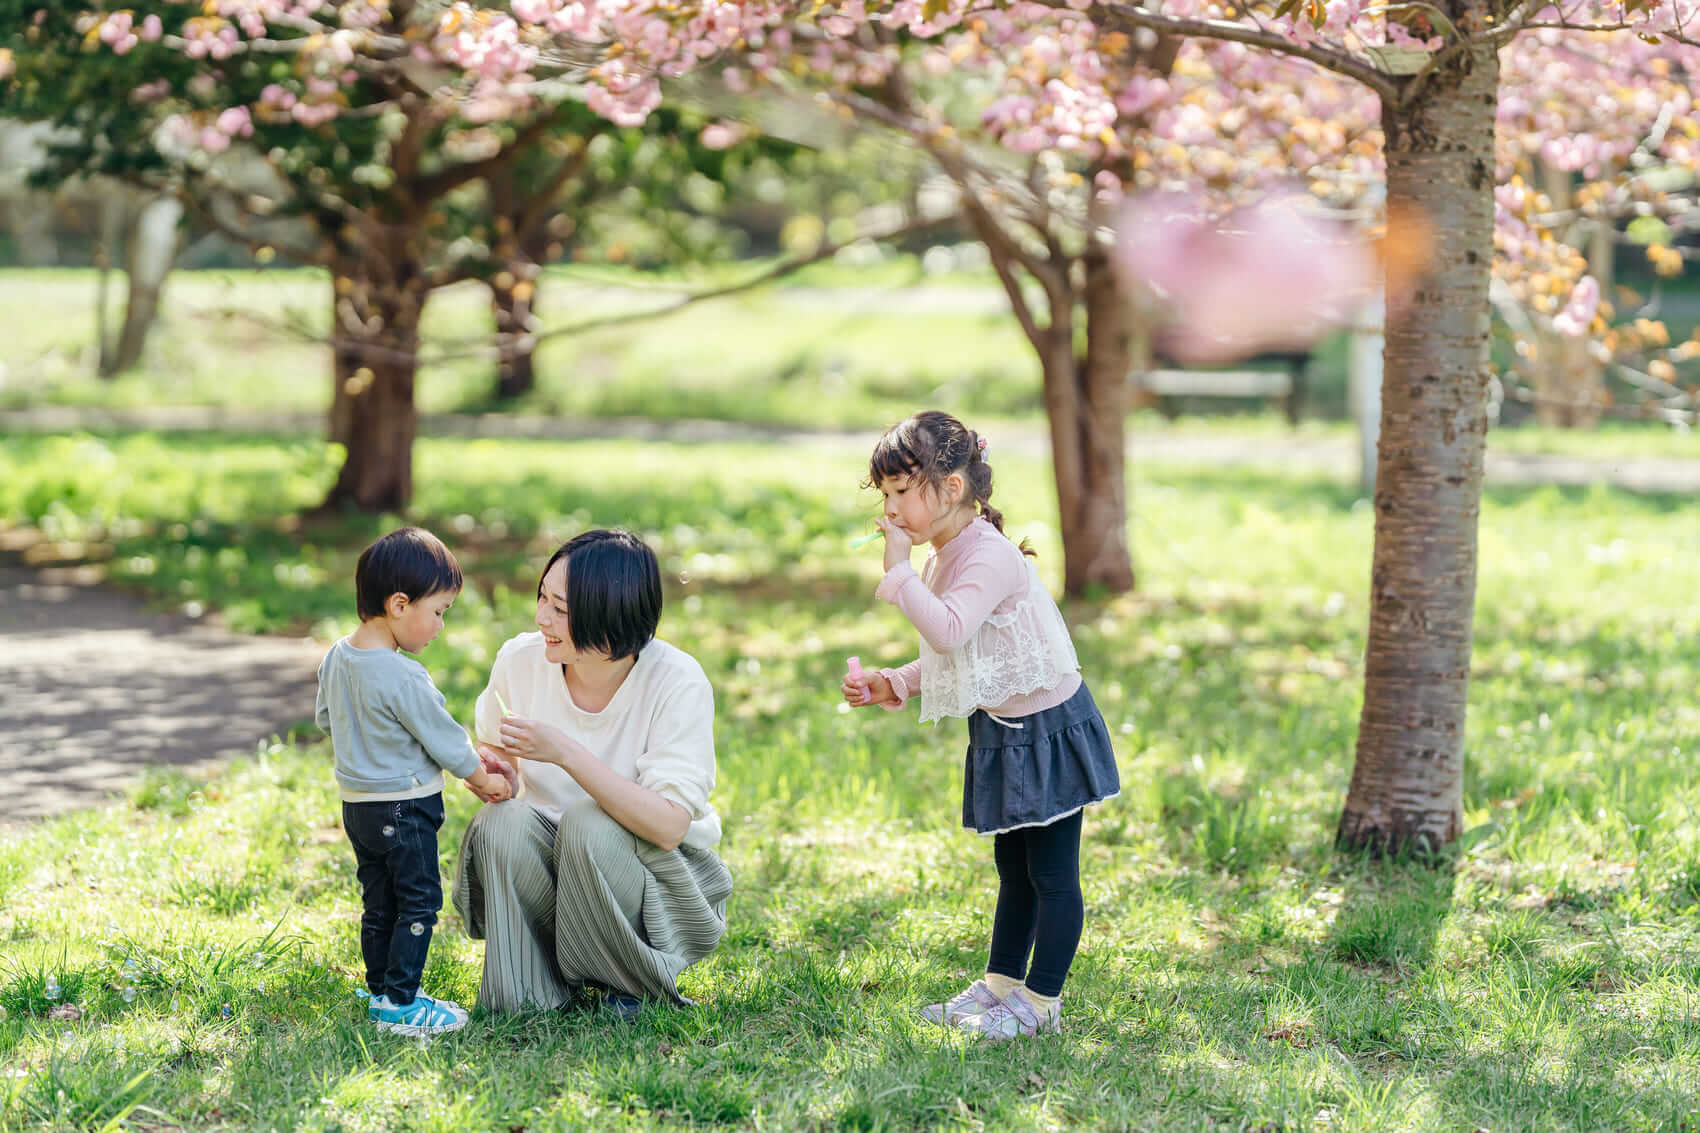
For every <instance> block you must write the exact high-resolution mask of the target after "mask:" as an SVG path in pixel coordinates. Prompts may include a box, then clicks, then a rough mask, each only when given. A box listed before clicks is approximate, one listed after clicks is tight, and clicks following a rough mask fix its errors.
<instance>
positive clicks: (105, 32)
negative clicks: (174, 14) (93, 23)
mask: <svg viewBox="0 0 1700 1133" xmlns="http://www.w3.org/2000/svg"><path fill="white" fill-rule="evenodd" d="M164 30H165V26H164V25H163V24H162V23H160V19H159V17H158V16H156V15H153V14H151V13H150V14H149V15H147V16H144V17H143V18H142V22H141V23H140V24H137V23H136V16H135V13H134V12H130V11H122V12H114V13H112V14H111V15H110V16H108V17H106V19H105V20H103V21H102V22H101V25H100V32H99V38H100V42H102V43H104V44H106V46H108V47H110V48H112V53H113V54H114V55H126V54H128V53H129V52H130V51H131V49H133V48H134V47H135V46H136V44H138V43H141V42H143V41H146V42H148V43H153V42H155V41H156V40H158V39H159V37H160V36H161V35H162V34H163V33H164Z"/></svg>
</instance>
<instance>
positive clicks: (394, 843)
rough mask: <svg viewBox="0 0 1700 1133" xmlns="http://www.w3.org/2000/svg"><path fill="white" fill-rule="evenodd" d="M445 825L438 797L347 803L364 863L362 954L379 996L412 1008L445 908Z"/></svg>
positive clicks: (351, 836)
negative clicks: (440, 852) (440, 864)
mask: <svg viewBox="0 0 1700 1133" xmlns="http://www.w3.org/2000/svg"><path fill="white" fill-rule="evenodd" d="M442 825H443V795H442V792H441V791H439V792H437V793H436V794H434V795H426V796H425V797H424V798H418V799H402V800H400V801H399V802H382V803H350V802H345V803H343V804H342V826H343V829H344V830H346V831H348V840H349V842H351V843H352V844H353V846H354V860H355V861H356V862H357V863H358V864H359V869H358V870H357V871H356V874H355V876H357V877H359V879H360V899H361V903H362V904H364V905H365V906H366V912H365V914H364V915H363V916H361V918H360V954H361V955H362V956H363V957H364V958H365V960H366V986H367V988H369V989H370V990H371V992H372V994H373V995H375V996H376V995H387V996H389V997H390V1002H392V1003H395V1004H397V1005H406V1004H409V1003H412V1002H413V997H414V996H415V995H417V994H418V992H419V979H420V977H421V976H422V975H423V974H424V972H425V954H426V953H427V952H428V951H430V948H431V930H432V929H433V928H435V927H436V924H437V911H438V910H439V909H441V908H442V907H443V880H442V876H441V874H440V873H439V872H438V868H437V831H438V830H440V829H441V828H442Z"/></svg>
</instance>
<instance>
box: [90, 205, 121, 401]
mask: <svg viewBox="0 0 1700 1133" xmlns="http://www.w3.org/2000/svg"><path fill="white" fill-rule="evenodd" d="M94 185H95V208H96V215H97V217H98V224H99V228H98V236H97V238H96V240H95V245H94V267H95V295H94V335H95V373H97V374H99V375H100V376H101V377H103V378H111V377H113V376H114V375H115V374H116V373H117V371H115V370H114V369H113V368H112V357H113V352H112V336H111V334H109V333H108V331H107V328H108V327H109V326H110V325H111V321H110V320H109V319H108V318H107V316H106V310H107V294H108V292H109V291H110V290H111V288H110V284H111V282H112V253H113V250H114V249H116V248H117V247H118V244H119V241H121V240H122V239H123V237H124V223H125V214H126V213H128V212H129V207H128V202H127V201H126V200H125V199H124V196H123V194H122V193H121V192H119V191H118V189H117V188H116V187H114V186H112V185H110V184H108V183H107V182H105V181H104V180H102V181H96V182H95V183H94Z"/></svg>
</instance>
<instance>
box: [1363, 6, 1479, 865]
mask: <svg viewBox="0 0 1700 1133" xmlns="http://www.w3.org/2000/svg"><path fill="white" fill-rule="evenodd" d="M1448 7H1449V9H1450V10H1452V11H1454V12H1455V13H1456V15H1455V19H1456V20H1457V22H1459V23H1460V24H1463V25H1469V24H1472V23H1474V24H1476V25H1478V26H1479V25H1480V21H1481V13H1482V11H1484V9H1481V8H1479V7H1476V5H1475V3H1474V2H1473V0H1472V2H1468V3H1464V4H1453V5H1448ZM1435 80H1436V81H1434V82H1433V83H1432V84H1431V85H1430V86H1429V87H1428V88H1427V89H1426V90H1425V91H1424V92H1423V94H1422V96H1421V97H1420V98H1418V99H1416V100H1414V101H1412V102H1411V103H1409V104H1406V105H1400V104H1397V103H1393V102H1391V101H1388V102H1386V103H1384V105H1383V110H1382V126H1383V130H1384V131H1385V135H1386V154H1387V202H1388V206H1389V210H1390V213H1392V214H1393V215H1395V216H1397V215H1398V210H1399V208H1400V206H1411V207H1415V208H1418V209H1421V210H1422V211H1423V213H1425V214H1426V215H1427V216H1428V217H1429V219H1430V220H1431V221H1432V222H1433V231H1434V234H1435V235H1434V238H1435V248H1434V258H1433V268H1432V270H1431V272H1430V275H1429V277H1428V278H1427V279H1425V280H1424V281H1422V282H1421V283H1420V284H1419V285H1418V286H1419V289H1418V290H1417V291H1416V292H1415V294H1414V295H1413V297H1412V299H1411V301H1410V303H1409V305H1408V308H1407V309H1406V310H1405V311H1404V313H1403V315H1402V317H1399V318H1396V319H1393V320H1391V321H1390V322H1389V325H1388V327H1387V339H1386V342H1387V345H1386V351H1385V355H1384V357H1385V374H1386V377H1385V382H1384V385H1383V390H1382V403H1381V433H1380V446H1379V451H1378V454H1377V461H1376V489H1375V551H1374V558H1373V565H1372V569H1371V579H1370V624H1369V641H1368V645H1367V648H1366V650H1365V655H1364V703H1363V712H1362V717H1361V720H1360V723H1359V729H1358V742H1357V757H1356V762H1355V764H1354V766H1353V770H1352V782H1351V788H1350V791H1349V793H1348V795H1347V798H1346V804H1345V808H1344V811H1343V813H1342V814H1341V816H1340V825H1339V830H1338V839H1339V842H1340V843H1341V844H1342V845H1344V846H1348V847H1356V848H1368V849H1372V850H1375V851H1380V852H1399V851H1402V850H1407V849H1411V850H1435V849H1438V848H1440V847H1441V846H1443V845H1445V844H1446V843H1448V842H1450V841H1452V840H1453V839H1454V838H1456V837H1457V835H1458V833H1459V830H1460V827H1461V825H1462V817H1463V786H1462V784H1463V769H1464V715H1465V700H1466V693H1467V691H1468V683H1469V675H1470V648H1471V634H1472V630H1473V618H1474V606H1475V590H1476V522H1477V516H1478V514H1479V511H1480V507H1481V489H1482V461H1483V453H1484V449H1485V448H1486V437H1487V402H1488V381H1489V372H1488V341H1489V307H1488V284H1489V273H1490V270H1491V262H1490V261H1491V257H1492V249H1493V170H1494V150H1493V143H1494V112H1495V107H1496V105H1497V102H1498V85H1499V60H1498V57H1497V55H1496V54H1495V53H1494V51H1493V50H1492V49H1491V48H1488V49H1485V50H1478V51H1475V52H1473V53H1470V54H1466V55H1463V56H1461V57H1460V58H1459V59H1458V60H1457V62H1456V64H1455V65H1453V66H1452V67H1451V68H1450V69H1449V71H1448V72H1447V73H1445V74H1441V75H1437V76H1435Z"/></svg>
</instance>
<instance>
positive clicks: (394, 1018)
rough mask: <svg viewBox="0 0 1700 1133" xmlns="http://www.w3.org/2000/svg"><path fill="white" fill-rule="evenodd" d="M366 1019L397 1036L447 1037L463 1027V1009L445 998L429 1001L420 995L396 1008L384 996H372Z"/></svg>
mask: <svg viewBox="0 0 1700 1133" xmlns="http://www.w3.org/2000/svg"><path fill="white" fill-rule="evenodd" d="M366 1017H367V1018H368V1019H370V1020H372V1022H374V1023H376V1024H377V1026H378V1030H380V1031H390V1032H393V1033H395V1034H398V1035H446V1034H448V1033H449V1032H450V1031H458V1030H460V1029H461V1028H462V1027H464V1026H466V1020H467V1014H466V1009H465V1008H463V1007H461V1005H460V1004H458V1003H452V1002H450V1001H449V1000H447V999H432V998H431V997H430V996H428V995H425V994H423V993H421V994H419V995H416V996H414V997H413V1002H412V1003H409V1004H408V1005H407V1006H405V1007H397V1006H396V1005H395V1004H393V1003H391V1002H390V997H389V996H387V995H377V996H373V997H372V1005H371V1006H370V1007H368V1008H367V1009H366Z"/></svg>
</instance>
